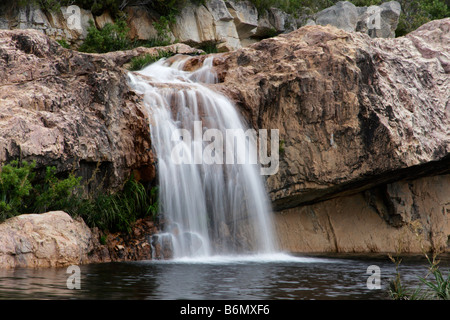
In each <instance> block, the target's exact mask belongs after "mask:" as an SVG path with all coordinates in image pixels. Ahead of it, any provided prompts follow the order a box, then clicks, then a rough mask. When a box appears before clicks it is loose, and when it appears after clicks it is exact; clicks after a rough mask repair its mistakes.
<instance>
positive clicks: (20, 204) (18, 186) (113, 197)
mask: <svg viewBox="0 0 450 320" xmlns="http://www.w3.org/2000/svg"><path fill="white" fill-rule="evenodd" d="M35 169H36V164H35V163H31V164H30V163H27V162H25V161H22V162H20V163H19V161H12V162H11V163H9V164H7V165H4V166H3V167H2V168H1V171H0V222H1V221H4V220H5V219H7V218H11V217H14V216H17V215H20V214H24V213H43V212H47V211H53V210H63V211H65V212H67V213H68V214H70V215H71V216H73V217H82V218H83V220H84V221H85V222H86V223H87V224H88V225H89V226H90V227H98V228H99V229H101V230H109V231H112V232H115V231H122V232H128V231H130V228H131V226H132V224H133V222H134V221H136V220H137V219H138V218H142V217H152V218H156V215H157V212H158V199H157V196H158V189H157V188H156V187H154V188H152V189H151V190H149V191H147V190H146V188H145V187H144V186H143V185H142V184H141V183H139V182H138V181H136V180H135V179H134V178H133V177H131V178H130V179H129V180H128V181H127V182H126V183H125V185H124V186H123V188H122V190H121V191H120V192H117V193H113V194H105V193H102V192H98V193H97V194H91V195H89V196H83V186H82V185H81V178H80V177H75V175H74V174H73V173H69V174H68V175H67V176H66V177H65V178H58V177H57V175H56V168H55V167H47V168H46V172H45V176H44V177H43V178H38V175H37V174H36V170H35Z"/></svg>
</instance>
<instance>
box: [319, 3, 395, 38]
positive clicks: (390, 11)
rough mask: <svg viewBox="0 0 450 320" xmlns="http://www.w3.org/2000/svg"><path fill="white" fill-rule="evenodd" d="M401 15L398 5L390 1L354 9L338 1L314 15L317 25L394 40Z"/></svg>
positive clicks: (350, 5)
mask: <svg viewBox="0 0 450 320" xmlns="http://www.w3.org/2000/svg"><path fill="white" fill-rule="evenodd" d="M400 13H401V6H400V3H398V2H397V1H390V2H385V3H383V4H381V5H380V6H370V7H356V6H355V5H354V4H352V3H351V2H348V1H340V2H338V3H337V4H335V5H334V6H331V7H329V8H327V9H325V10H322V11H320V12H319V13H317V15H316V20H315V21H316V23H317V24H318V25H323V26H326V25H331V26H335V27H337V28H340V29H342V30H345V31H348V32H352V31H360V32H363V33H367V34H369V35H370V36H371V37H372V38H394V37H395V29H396V28H397V24H398V19H399V17H400Z"/></svg>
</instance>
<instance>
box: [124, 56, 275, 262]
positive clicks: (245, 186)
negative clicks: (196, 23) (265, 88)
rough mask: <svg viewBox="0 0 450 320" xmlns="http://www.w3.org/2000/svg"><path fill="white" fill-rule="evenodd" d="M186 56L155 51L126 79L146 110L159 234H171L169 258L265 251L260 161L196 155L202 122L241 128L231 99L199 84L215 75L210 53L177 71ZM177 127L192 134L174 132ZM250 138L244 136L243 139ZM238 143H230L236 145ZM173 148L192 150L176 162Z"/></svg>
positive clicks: (269, 238) (268, 245)
mask: <svg viewBox="0 0 450 320" xmlns="http://www.w3.org/2000/svg"><path fill="white" fill-rule="evenodd" d="M187 58H188V57H185V56H179V55H178V56H175V57H172V58H169V59H167V60H166V59H162V60H160V61H158V62H156V63H153V64H152V65H150V66H148V67H146V68H145V69H143V70H141V71H139V72H137V73H134V74H131V73H130V75H129V77H130V85H131V87H132V88H133V89H134V90H135V91H136V92H138V93H140V94H143V96H144V103H145V105H146V107H147V108H148V112H149V115H150V131H151V138H152V145H153V147H154V151H155V153H156V155H157V159H158V177H159V201H160V211H161V213H162V215H163V216H164V221H165V228H164V229H165V230H164V233H163V234H161V238H164V239H165V240H167V238H168V237H169V238H171V243H172V246H173V248H172V249H173V256H174V257H175V258H180V257H205V256H212V255H230V254H244V253H252V254H255V253H272V252H274V251H275V250H276V245H275V240H274V235H273V231H272V222H271V218H270V206H269V200H268V197H267V194H266V191H265V189H264V185H263V180H262V177H261V176H260V172H259V166H258V165H255V164H252V163H250V162H248V161H247V162H245V161H241V162H243V163H242V164H237V163H236V162H238V161H236V162H235V163H234V164H233V163H231V164H221V163H205V162H206V161H204V159H203V160H202V152H203V150H207V148H208V145H210V144H211V143H212V142H211V141H213V139H212V138H211V137H209V138H210V140H209V141H208V139H207V138H208V137H207V136H206V132H207V129H215V130H220V131H221V132H225V131H226V130H228V129H240V130H243V131H244V130H246V128H245V127H244V125H243V121H241V119H240V116H239V114H238V113H237V111H236V110H235V108H234V106H233V104H232V103H231V102H230V101H229V100H228V99H227V98H226V97H225V96H223V95H221V94H219V93H217V92H214V91H212V90H211V89H209V88H208V87H207V86H206V85H204V84H212V83H215V82H216V76H215V74H214V73H213V72H212V61H213V60H212V57H209V58H206V59H205V61H204V63H203V66H202V67H201V68H200V69H198V70H196V71H194V72H186V71H182V68H183V64H184V62H185V61H186V59H187ZM180 130H185V131H183V132H187V133H189V136H191V137H193V138H192V140H191V139H186V141H185V140H181V139H180V137H179V136H178V137H177V136H176V134H175V136H174V132H175V133H176V132H180ZM176 138H178V139H176ZM183 138H184V136H183ZM205 138H206V139H205ZM215 139H217V137H215ZM189 140H191V141H189ZM214 141H215V140H214ZM215 142H220V141H215ZM238 143H241V144H242V141H241V142H239V141H237V144H238ZM252 143H254V141H251V140H250V141H245V142H244V144H245V146H247V147H248V146H249V145H248V144H252ZM245 146H240V145H237V146H236V147H237V150H243V148H244V147H245ZM250 146H251V145H250ZM232 148H233V150H232ZM224 149H225V150H224V151H225V152H227V153H233V152H234V147H233V146H232V144H228V143H227V144H226V145H225V144H224ZM214 152H217V150H216V151H214ZM214 152H213V154H214ZM174 155H175V156H180V155H183V157H184V156H186V158H184V160H186V159H189V158H188V157H187V155H192V157H191V158H190V159H191V161H190V162H188V161H184V162H183V163H179V162H177V161H174ZM215 156H218V155H215ZM239 156H240V155H239V154H237V157H239ZM199 159H200V160H199ZM223 159H225V156H223ZM227 159H228V158H227ZM166 242H167V241H166Z"/></svg>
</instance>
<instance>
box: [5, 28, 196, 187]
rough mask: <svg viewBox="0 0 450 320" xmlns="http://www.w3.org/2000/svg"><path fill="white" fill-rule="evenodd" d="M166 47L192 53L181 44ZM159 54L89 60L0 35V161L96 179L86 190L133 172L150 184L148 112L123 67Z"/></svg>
mask: <svg viewBox="0 0 450 320" xmlns="http://www.w3.org/2000/svg"><path fill="white" fill-rule="evenodd" d="M166 49H167V50H169V51H170V50H172V51H174V52H175V51H176V52H184V53H188V52H195V50H193V49H191V48H189V47H187V46H185V45H181V44H179V45H173V46H170V47H168V48H166ZM156 50H157V49H155V48H152V49H146V48H139V49H135V50H131V51H125V52H115V53H114V52H113V53H110V54H106V55H104V56H100V55H87V54H81V53H78V52H76V51H71V50H66V49H63V48H62V47H61V46H59V45H58V44H57V43H56V42H54V41H53V40H50V39H49V38H48V37H46V36H45V35H44V34H42V33H41V32H39V31H36V30H13V31H5V30H1V31H0V79H1V80H0V110H1V112H0V114H1V116H0V163H1V164H4V163H7V162H9V161H11V160H13V159H23V160H26V161H33V160H35V161H36V162H37V165H38V167H41V168H44V167H45V166H56V168H57V170H58V172H59V173H64V172H66V173H67V172H69V171H72V170H75V172H76V173H77V174H78V175H81V176H83V177H84V178H85V181H87V180H89V179H90V178H93V180H91V183H90V185H89V186H88V188H98V187H99V186H101V188H103V189H105V190H115V189H117V188H119V187H121V186H122V184H123V183H124V181H125V180H126V179H128V177H129V176H130V174H131V172H132V171H135V172H136V174H138V175H139V177H140V178H142V179H143V180H144V181H150V180H152V179H153V178H154V174H155V170H154V165H153V163H154V160H153V156H152V153H151V151H150V148H151V141H150V133H149V124H148V118H147V113H146V109H145V107H144V106H143V103H142V101H141V100H140V98H139V97H137V96H136V95H135V94H134V93H133V92H132V91H130V89H129V87H128V79H127V72H126V70H125V69H122V68H120V66H121V65H123V64H124V63H127V62H129V61H130V59H131V58H132V57H134V56H137V55H140V54H144V53H151V54H154V53H155V52H156ZM189 50H190V51H189ZM94 173H95V176H94Z"/></svg>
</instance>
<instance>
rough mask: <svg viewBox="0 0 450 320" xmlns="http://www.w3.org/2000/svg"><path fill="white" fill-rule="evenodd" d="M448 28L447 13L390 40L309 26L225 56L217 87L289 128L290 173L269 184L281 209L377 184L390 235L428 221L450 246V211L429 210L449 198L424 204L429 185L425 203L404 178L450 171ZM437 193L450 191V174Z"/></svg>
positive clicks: (256, 121) (283, 159)
mask: <svg viewBox="0 0 450 320" xmlns="http://www.w3.org/2000/svg"><path fill="white" fill-rule="evenodd" d="M449 30H450V19H448V18H447V19H443V20H438V21H432V22H430V23H428V24H426V25H424V26H422V27H420V28H419V29H417V30H416V31H414V32H412V33H410V34H409V35H407V36H406V37H401V38H395V39H389V40H386V39H378V38H373V39H372V38H370V37H369V36H368V35H366V34H363V33H358V32H356V33H355V32H346V31H344V30H342V29H337V28H335V27H330V26H328V27H323V26H307V27H303V28H301V29H299V30H297V31H294V32H292V33H290V34H286V35H280V36H278V37H275V38H271V39H266V40H263V41H261V42H259V43H257V44H253V45H251V46H249V47H247V48H242V49H240V50H237V51H235V52H232V53H227V54H222V55H219V56H217V57H216V58H215V61H214V65H215V68H216V70H217V73H218V77H219V82H220V83H219V84H217V85H215V87H216V88H217V90H220V91H221V92H224V93H225V94H226V95H228V96H229V97H230V98H231V99H232V100H233V101H235V103H236V105H237V106H238V107H239V108H240V109H241V110H242V113H243V114H244V116H245V118H246V119H247V120H248V122H249V124H250V125H251V126H253V127H254V128H255V129H258V128H264V129H278V130H279V133H280V139H281V141H282V144H281V147H280V150H278V151H279V153H280V167H279V171H278V173H277V174H275V175H271V176H268V177H267V181H266V183H267V189H268V191H269V195H270V197H271V199H272V203H273V207H274V209H275V210H276V211H279V212H285V210H290V212H291V211H292V210H294V211H295V210H297V209H296V208H298V209H299V208H306V207H308V206H310V205H311V204H313V203H325V202H327V201H331V200H329V199H337V198H341V197H344V196H350V195H356V194H362V195H363V196H364V197H367V196H368V195H367V194H366V192H369V191H370V192H369V198H367V199H371V197H372V198H373V197H375V198H377V197H378V198H377V199H378V200H380V201H381V202H380V203H384V205H385V208H387V209H385V210H384V209H383V208H384V207H383V206H377V205H376V203H377V201H375V200H370V201H369V200H367V201H368V202H366V203H367V204H369V203H372V205H371V207H372V208H374V209H373V210H374V211H373V212H372V213H374V214H375V215H378V217H380V218H381V220H377V221H385V222H384V223H385V224H386V225H387V227H386V230H388V231H389V230H391V231H392V230H397V229H396V228H400V227H406V225H408V224H409V223H410V222H412V220H414V219H416V218H420V219H422V220H421V221H422V222H423V223H424V224H425V226H426V230H427V232H428V234H434V236H433V238H432V239H431V240H430V241H432V242H433V241H434V243H435V244H437V243H439V245H442V244H443V242H442V241H443V240H442V239H444V238H445V241H446V239H447V238H446V236H447V235H448V228H447V227H446V225H447V224H448V222H447V220H446V219H445V216H443V218H442V219H441V218H439V219H438V218H436V219H434V218H433V219H428V218H427V215H428V214H432V212H434V213H433V215H434V216H436V214H438V213H439V212H441V213H442V212H446V210H448V209H446V208H447V207H448V203H450V199H449V198H448V196H447V197H443V196H442V195H439V196H433V197H434V198H436V199H439V201H436V203H435V205H434V206H429V207H427V206H424V205H423V204H421V202H420V201H422V203H423V198H424V197H426V192H422V191H421V195H422V196H421V197H423V198H422V199H421V200H419V198H421V197H414V194H417V193H418V192H419V191H414V190H416V189H414V188H412V187H411V188H409V189H408V188H406V187H405V186H407V183H406V182H405V180H404V179H406V178H408V179H409V180H412V181H414V180H415V179H420V178H422V177H432V176H434V175H443V174H448V173H449V168H450V166H449V164H450V155H449V153H450V131H449V128H450V102H449V99H448V97H449V96H450V77H449V73H450V67H449V66H450V65H449V61H450V55H449V52H450V47H449V44H450V32H449ZM268 56H270V57H271V59H267V57H268ZM193 59H194V60H195V59H201V58H193ZM188 65H189V64H187V66H188ZM191 65H195V63H192V64H191ZM447 177H448V175H447ZM431 181H433V180H431ZM405 183H406V184H405ZM387 185H389V187H387ZM379 188H381V189H379ZM427 188H428V192H429V194H435V193H439V192H440V191H439V189H440V188H444V190H447V191H448V190H449V189H450V186H449V181H448V178H442V179H441V180H439V183H436V184H435V187H433V183H429V184H427V187H426V188H424V189H423V190H425V189H427ZM377 190H387V191H377ZM408 190H409V191H408ZM445 194H450V193H448V192H447V193H445V192H444V195H445ZM370 195H371V196H370ZM364 197H363V198H364ZM413 199H416V200H414V201H413ZM428 204H430V202H428ZM446 206H447V207H446ZM322 208H324V207H322ZM417 208H422V209H421V210H418V209H417ZM305 210H307V209H305ZM321 210H322V209H321ZM357 210H358V209H356V207H355V208H351V207H349V212H348V214H349V215H350V216H352V212H354V213H355V215H356V211H357ZM383 210H384V211H383ZM414 210H416V211H414ZM383 212H385V213H383ZM305 214H306V213H305ZM317 214H318V213H317ZM322 214H325V213H323V212H322ZM307 217H308V216H307ZM309 217H310V216H309ZM325 217H326V214H325ZM336 219H338V218H336ZM432 221H434V222H432ZM348 227H349V228H350V226H348ZM390 228H392V229H390ZM438 229H439V230H441V233H437V232H434V231H433V232H431V230H438ZM317 230H319V229H317ZM346 230H348V229H346ZM430 232H431V233H430ZM286 234H290V233H286ZM349 237H351V235H349ZM438 238H439V239H441V240H439V241H438ZM356 242H357V241H355V242H353V243H356ZM390 243H391V245H392V242H390ZM350 247H351V246H346V247H345V248H346V249H345V250H351V248H350ZM365 248H366V250H369V249H368V247H367V246H366V247H365ZM379 248H384V249H385V248H386V246H381V245H380V246H379ZM391 248H393V246H391ZM415 248H416V249H417V246H416V247H415ZM354 249H355V250H356V251H358V250H359V249H360V247H358V248H357V247H354Z"/></svg>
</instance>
